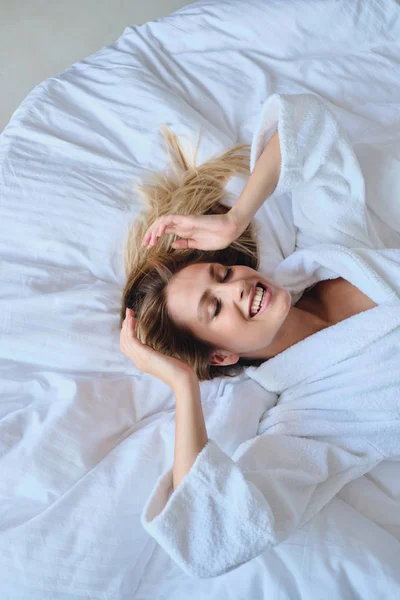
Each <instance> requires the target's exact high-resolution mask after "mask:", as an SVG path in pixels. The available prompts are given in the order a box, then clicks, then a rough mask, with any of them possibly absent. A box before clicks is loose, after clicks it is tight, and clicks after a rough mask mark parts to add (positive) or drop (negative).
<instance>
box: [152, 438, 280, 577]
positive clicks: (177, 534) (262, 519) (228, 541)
mask: <svg viewBox="0 0 400 600" xmlns="http://www.w3.org/2000/svg"><path fill="white" fill-rule="evenodd" d="M172 473H173V469H172V468H171V469H169V470H168V471H166V472H165V473H164V474H163V475H161V476H160V478H159V479H158V480H157V482H156V484H155V487H154V489H153V491H152V493H151V495H150V498H149V499H148V501H147V503H146V505H145V507H144V509H143V512H142V515H141V523H142V526H143V527H144V529H145V530H146V531H147V532H148V533H149V534H150V535H151V536H152V537H153V538H154V539H155V540H156V541H157V542H158V543H159V544H160V546H161V547H162V548H163V549H164V550H165V551H166V552H167V553H168V554H169V556H170V557H171V558H172V559H173V560H174V561H175V562H176V563H177V564H178V565H179V566H180V567H181V569H182V570H183V571H185V572H186V573H187V574H189V575H191V576H195V577H214V576H217V575H221V574H222V573H226V572H228V571H230V570H232V569H234V568H236V567H237V566H239V565H240V564H242V563H245V562H247V561H249V560H251V559H252V558H254V557H255V556H257V555H259V554H260V553H261V552H262V551H263V550H264V549H265V548H266V547H267V546H270V545H272V544H273V543H274V535H273V524H274V517H273V515H272V512H271V509H270V507H269V505H268V504H267V503H266V501H265V498H264V497H263V496H262V494H261V492H260V491H259V490H258V489H257V488H256V487H255V486H254V485H253V484H252V483H251V482H248V481H247V480H246V479H245V477H244V475H243V473H242V472H241V470H240V468H239V467H238V466H237V465H236V463H235V462H234V461H233V460H232V459H231V458H230V457H229V456H227V455H226V454H225V453H224V452H223V451H222V450H221V449H220V448H219V446H218V445H217V444H216V443H215V442H214V441H213V440H208V442H207V444H206V445H205V446H204V448H203V449H202V450H201V452H199V454H198V456H197V458H196V460H195V462H194V464H193V466H192V468H191V470H190V471H189V472H188V473H187V474H186V476H185V477H184V478H183V480H182V482H181V483H180V485H179V486H178V487H177V488H176V490H175V491H174V490H173V483H172Z"/></svg>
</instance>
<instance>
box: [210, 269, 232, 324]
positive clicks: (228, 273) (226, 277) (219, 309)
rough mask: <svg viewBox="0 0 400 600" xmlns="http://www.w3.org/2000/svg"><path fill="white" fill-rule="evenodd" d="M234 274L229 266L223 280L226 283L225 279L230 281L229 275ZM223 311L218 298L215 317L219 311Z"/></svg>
mask: <svg viewBox="0 0 400 600" xmlns="http://www.w3.org/2000/svg"><path fill="white" fill-rule="evenodd" d="M231 274H232V269H231V267H228V269H227V271H226V275H225V277H224V278H223V280H222V282H223V283H224V282H225V281H228V279H229V277H230V276H231ZM220 312H221V300H217V302H216V310H215V313H214V317H217V316H218V315H219V313H220Z"/></svg>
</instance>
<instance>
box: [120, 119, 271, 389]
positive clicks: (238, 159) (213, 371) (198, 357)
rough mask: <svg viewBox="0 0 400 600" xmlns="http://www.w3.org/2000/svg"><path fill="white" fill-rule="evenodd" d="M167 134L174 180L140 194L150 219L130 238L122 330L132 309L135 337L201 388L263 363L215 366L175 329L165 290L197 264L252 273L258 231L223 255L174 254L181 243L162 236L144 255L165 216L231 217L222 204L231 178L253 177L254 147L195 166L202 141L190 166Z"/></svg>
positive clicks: (157, 178) (202, 347)
mask: <svg viewBox="0 0 400 600" xmlns="http://www.w3.org/2000/svg"><path fill="white" fill-rule="evenodd" d="M161 131H162V134H163V136H164V141H165V145H166V150H167V153H168V155H169V159H170V163H171V167H172V170H173V174H174V175H173V176H167V174H166V173H162V174H153V178H152V181H150V182H149V183H147V184H143V185H138V186H137V190H138V192H139V194H140V196H141V197H142V198H143V200H144V201H145V203H146V204H147V211H145V212H143V213H142V214H141V215H139V217H138V218H137V219H135V222H134V224H133V226H131V228H130V229H129V232H128V236H127V241H126V246H125V253H124V261H125V273H126V276H127V281H126V284H125V287H124V290H123V293H122V306H121V313H120V327H122V323H123V321H124V319H125V310H126V307H128V308H131V309H132V310H133V311H134V313H135V319H136V335H137V337H138V339H139V340H140V341H141V342H143V343H144V344H147V345H148V346H150V347H151V348H154V349H155V350H157V351H158V352H162V353H163V354H167V355H169V356H174V357H175V358H178V359H180V360H183V361H184V362H186V363H187V364H190V365H191V366H192V367H194V369H195V371H196V373H197V376H198V378H199V380H200V381H203V380H207V379H213V378H214V377H221V376H230V377H232V376H235V375H238V374H239V373H240V372H241V371H242V370H243V367H244V366H249V365H255V366H256V365H259V364H261V363H262V362H263V360H252V359H243V358H241V359H239V362H238V363H236V364H235V365H228V366H221V367H217V366H213V365H210V364H209V362H208V361H209V358H210V355H211V352H212V351H213V350H215V348H214V347H212V346H211V345H210V344H208V343H207V342H204V341H203V340H201V339H199V338H197V337H196V336H194V335H193V334H192V333H191V332H190V330H189V329H188V328H187V327H182V326H177V325H176V324H175V323H174V322H173V321H172V319H171V318H170V316H169V314H168V310H167V301H166V287H167V285H168V282H169V281H170V280H171V278H172V277H173V275H174V274H175V273H177V272H178V271H180V270H181V269H183V268H184V267H186V266H188V265H191V264H195V263H199V262H218V263H221V264H223V265H225V266H232V265H246V266H249V267H251V268H253V269H255V270H257V269H258V265H259V256H258V247H257V242H256V240H255V237H254V225H253V223H250V224H249V225H248V227H247V228H246V230H245V231H244V232H243V233H242V234H241V235H240V237H239V238H238V239H237V240H235V241H234V242H233V243H232V244H231V245H230V246H229V247H228V248H224V249H223V250H216V251H203V250H194V249H186V250H182V249H175V248H171V244H172V243H173V242H174V241H175V239H177V236H176V235H173V234H171V235H163V236H161V238H159V240H158V243H157V245H156V246H152V247H143V246H142V245H141V244H142V239H143V237H144V234H145V232H146V231H147V229H148V228H149V227H150V226H151V225H152V223H154V221H155V220H156V219H157V218H158V217H160V216H163V215H166V214H182V215H191V214H203V215H204V214H222V213H226V212H228V211H229V210H230V207H229V206H228V205H226V204H223V202H222V200H223V199H224V196H225V195H226V191H225V189H224V187H225V185H226V183H227V182H228V180H229V179H230V177H232V176H233V175H248V174H249V151H250V146H249V145H246V144H241V145H237V146H235V147H234V148H231V149H230V150H227V151H226V152H224V153H223V154H221V155H220V156H218V157H216V158H211V159H209V160H208V161H206V162H205V163H203V164H202V165H200V166H196V158H197V151H198V146H199V141H200V136H199V140H198V143H197V147H196V151H195V154H194V157H193V159H192V161H191V163H192V164H190V161H188V160H187V158H186V157H185V155H184V152H183V149H182V147H181V145H180V143H179V141H178V138H177V136H176V135H175V134H174V133H173V132H172V131H171V130H170V129H169V128H168V127H162V129H161Z"/></svg>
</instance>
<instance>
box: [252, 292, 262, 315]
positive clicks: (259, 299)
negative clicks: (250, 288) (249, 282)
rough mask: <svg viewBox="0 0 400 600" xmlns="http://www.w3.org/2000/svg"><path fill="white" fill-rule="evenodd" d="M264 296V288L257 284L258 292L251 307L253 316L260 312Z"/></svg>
mask: <svg viewBox="0 0 400 600" xmlns="http://www.w3.org/2000/svg"><path fill="white" fill-rule="evenodd" d="M263 297H264V290H263V288H261V287H259V286H257V288H256V293H255V294H254V298H253V302H252V304H251V309H250V313H251V316H254V315H255V314H256V313H257V312H258V310H259V308H260V307H261V304H262V300H263Z"/></svg>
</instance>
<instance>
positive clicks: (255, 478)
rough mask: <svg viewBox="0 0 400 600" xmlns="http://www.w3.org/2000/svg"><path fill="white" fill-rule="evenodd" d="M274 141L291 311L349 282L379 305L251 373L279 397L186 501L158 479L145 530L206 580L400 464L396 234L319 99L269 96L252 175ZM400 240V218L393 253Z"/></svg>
mask: <svg viewBox="0 0 400 600" xmlns="http://www.w3.org/2000/svg"><path fill="white" fill-rule="evenodd" d="M277 128H278V131H279V135H280V143H281V154H282V162H281V172H280V178H279V181H278V185H277V188H276V190H275V191H274V195H275V196H276V195H279V194H284V193H286V192H291V194H292V207H293V219H294V223H295V225H296V228H297V239H296V248H295V251H294V252H293V253H292V254H291V255H290V256H288V257H287V258H286V259H285V260H283V261H282V262H281V263H280V264H279V266H278V268H277V269H276V272H275V273H274V276H273V278H272V279H273V281H274V282H275V283H277V284H278V285H281V286H282V287H286V288H287V289H289V290H290V292H291V294H292V303H293V304H294V303H295V302H297V300H298V299H299V298H300V297H301V295H302V293H304V290H305V289H306V288H308V287H310V286H312V285H314V284H315V283H316V282H318V281H321V280H324V279H329V278H336V277H343V278H345V279H346V280H348V281H350V282H351V283H352V284H353V285H355V286H356V287H358V288H359V289H360V290H361V291H362V292H364V293H365V294H366V295H367V296H369V297H370V298H371V299H372V300H373V301H374V302H375V303H376V304H377V305H378V306H377V307H375V308H373V309H370V310H368V311H364V312H362V313H359V314H358V315H355V316H353V317H351V318H348V319H346V320H345V321H341V322H339V323H337V324H336V325H334V326H331V327H328V328H326V329H324V330H322V331H319V332H317V333H315V334H313V335H311V336H309V337H307V338H306V339H304V340H302V341H300V342H298V343H296V344H294V345H293V346H291V347H290V348H288V349H287V350H285V351H283V352H281V353H280V354H278V355H276V356H275V357H273V358H272V359H269V360H268V361H266V362H265V363H263V364H262V365H261V366H260V367H258V368H255V367H249V368H248V369H247V371H246V372H247V374H248V376H249V377H250V378H252V379H254V380H255V381H256V382H258V384H259V385H260V386H262V387H263V388H264V389H265V390H266V392H265V393H266V394H267V395H268V394H269V395H270V396H271V398H272V400H271V402H270V404H268V406H269V408H268V410H267V411H266V412H265V413H264V415H263V418H262V420H261V423H260V428H259V431H258V433H259V435H257V436H256V437H255V438H253V439H250V440H248V441H247V442H245V443H242V444H241V445H240V446H239V448H238V449H237V450H236V451H235V452H234V453H233V455H232V456H228V455H227V454H226V453H225V452H223V451H222V450H221V448H220V447H219V446H218V444H217V443H216V442H215V441H214V440H212V439H209V440H208V442H207V444H206V445H205V446H204V448H203V449H202V451H201V452H200V453H199V454H198V456H197V458H196V461H195V463H194V464H193V466H192V468H191V470H190V471H189V473H188V474H187V475H186V476H185V478H184V479H183V481H182V482H181V484H180V485H179V486H178V488H177V489H176V490H175V491H173V487H172V466H171V468H170V469H169V470H168V471H166V472H165V473H163V474H162V475H161V476H160V478H159V479H158V481H157V482H156V484H155V487H154V489H153V491H152V493H151V495H150V498H149V499H148V501H147V503H146V506H145V507H144V510H143V513H142V525H143V527H144V528H145V529H146V530H147V531H148V533H149V534H150V535H151V536H153V538H155V540H157V542H158V543H159V544H160V545H161V546H162V547H163V548H164V550H165V551H166V552H167V553H168V554H169V555H170V557H171V558H172V559H173V560H174V561H175V562H176V563H177V564H178V565H180V567H181V568H182V569H183V570H184V571H185V572H186V573H189V574H191V575H193V576H197V577H213V576H217V575H220V574H222V573H225V572H228V571H230V570H232V569H234V568H235V567H238V566H239V565H241V564H243V563H245V562H247V561H249V560H251V559H252V558H254V557H256V556H257V555H259V554H260V553H262V552H263V551H264V550H266V549H267V548H268V547H271V546H274V545H276V544H278V543H280V542H281V541H283V540H285V539H287V538H288V537H289V536H290V535H291V533H292V532H294V531H296V530H297V529H298V528H300V527H302V526H303V525H304V524H305V523H307V522H308V521H309V520H310V519H311V518H312V517H313V516H314V515H316V514H317V513H318V512H319V511H320V510H321V509H322V508H323V507H324V506H325V505H326V504H327V503H328V502H329V501H330V500H331V499H332V498H333V497H334V496H335V495H336V494H337V493H338V492H339V491H340V490H341V489H342V488H343V486H345V485H346V484H347V483H348V482H350V481H351V480H353V479H355V478H358V477H360V476H362V475H364V474H365V473H367V472H368V471H370V470H371V469H373V468H374V467H375V466H376V465H378V464H379V463H380V462H381V461H383V460H385V459H389V460H395V459H400V249H399V248H400V245H399V246H398V247H395V248H394V247H389V248H388V247H385V243H386V241H385V239H384V233H385V228H386V231H388V230H389V229H390V227H389V224H384V223H383V221H382V220H381V219H380V220H379V219H378V218H376V219H375V221H374V215H375V213H374V212H373V211H372V210H371V211H370V213H369V214H368V212H369V208H368V206H367V205H366V202H365V190H364V178H363V174H362V172H361V169H360V165H359V163H358V161H357V158H356V155H355V153H354V151H353V148H352V147H351V144H350V142H349V140H348V138H347V136H346V134H345V132H344V131H343V129H342V128H341V126H340V125H339V124H338V122H337V121H336V119H335V117H334V115H333V113H332V112H331V111H330V109H329V108H328V107H327V106H326V105H325V104H324V103H323V102H322V101H321V100H319V99H318V98H317V97H316V96H314V95H311V94H295V95H278V94H274V95H273V96H270V97H269V98H268V100H267V101H266V102H265V104H264V106H263V108H262V113H261V115H260V120H259V123H258V126H257V130H256V132H255V134H254V138H253V143H252V150H251V169H253V168H254V164H255V162H256V160H257V158H258V157H259V155H260V153H261V152H262V150H263V148H264V147H265V144H266V143H267V142H268V140H269V139H270V137H271V136H272V135H273V133H274V132H275V131H276V129H277ZM267 202H268V200H267ZM397 202H398V200H397ZM393 210H394V211H395V210H396V207H393ZM397 210H399V209H397ZM377 211H378V212H377V213H376V214H377V215H378V214H379V206H378V204H377ZM381 217H382V218H383V219H384V215H382V214H381ZM399 231H400V214H399V220H398V221H397V222H395V223H393V228H392V230H391V232H390V233H391V237H390V239H391V240H392V242H393V240H394V239H397V238H396V236H397V235H398V234H399ZM398 239H399V240H400V237H399V238H398ZM249 401H250V400H249Z"/></svg>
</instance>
